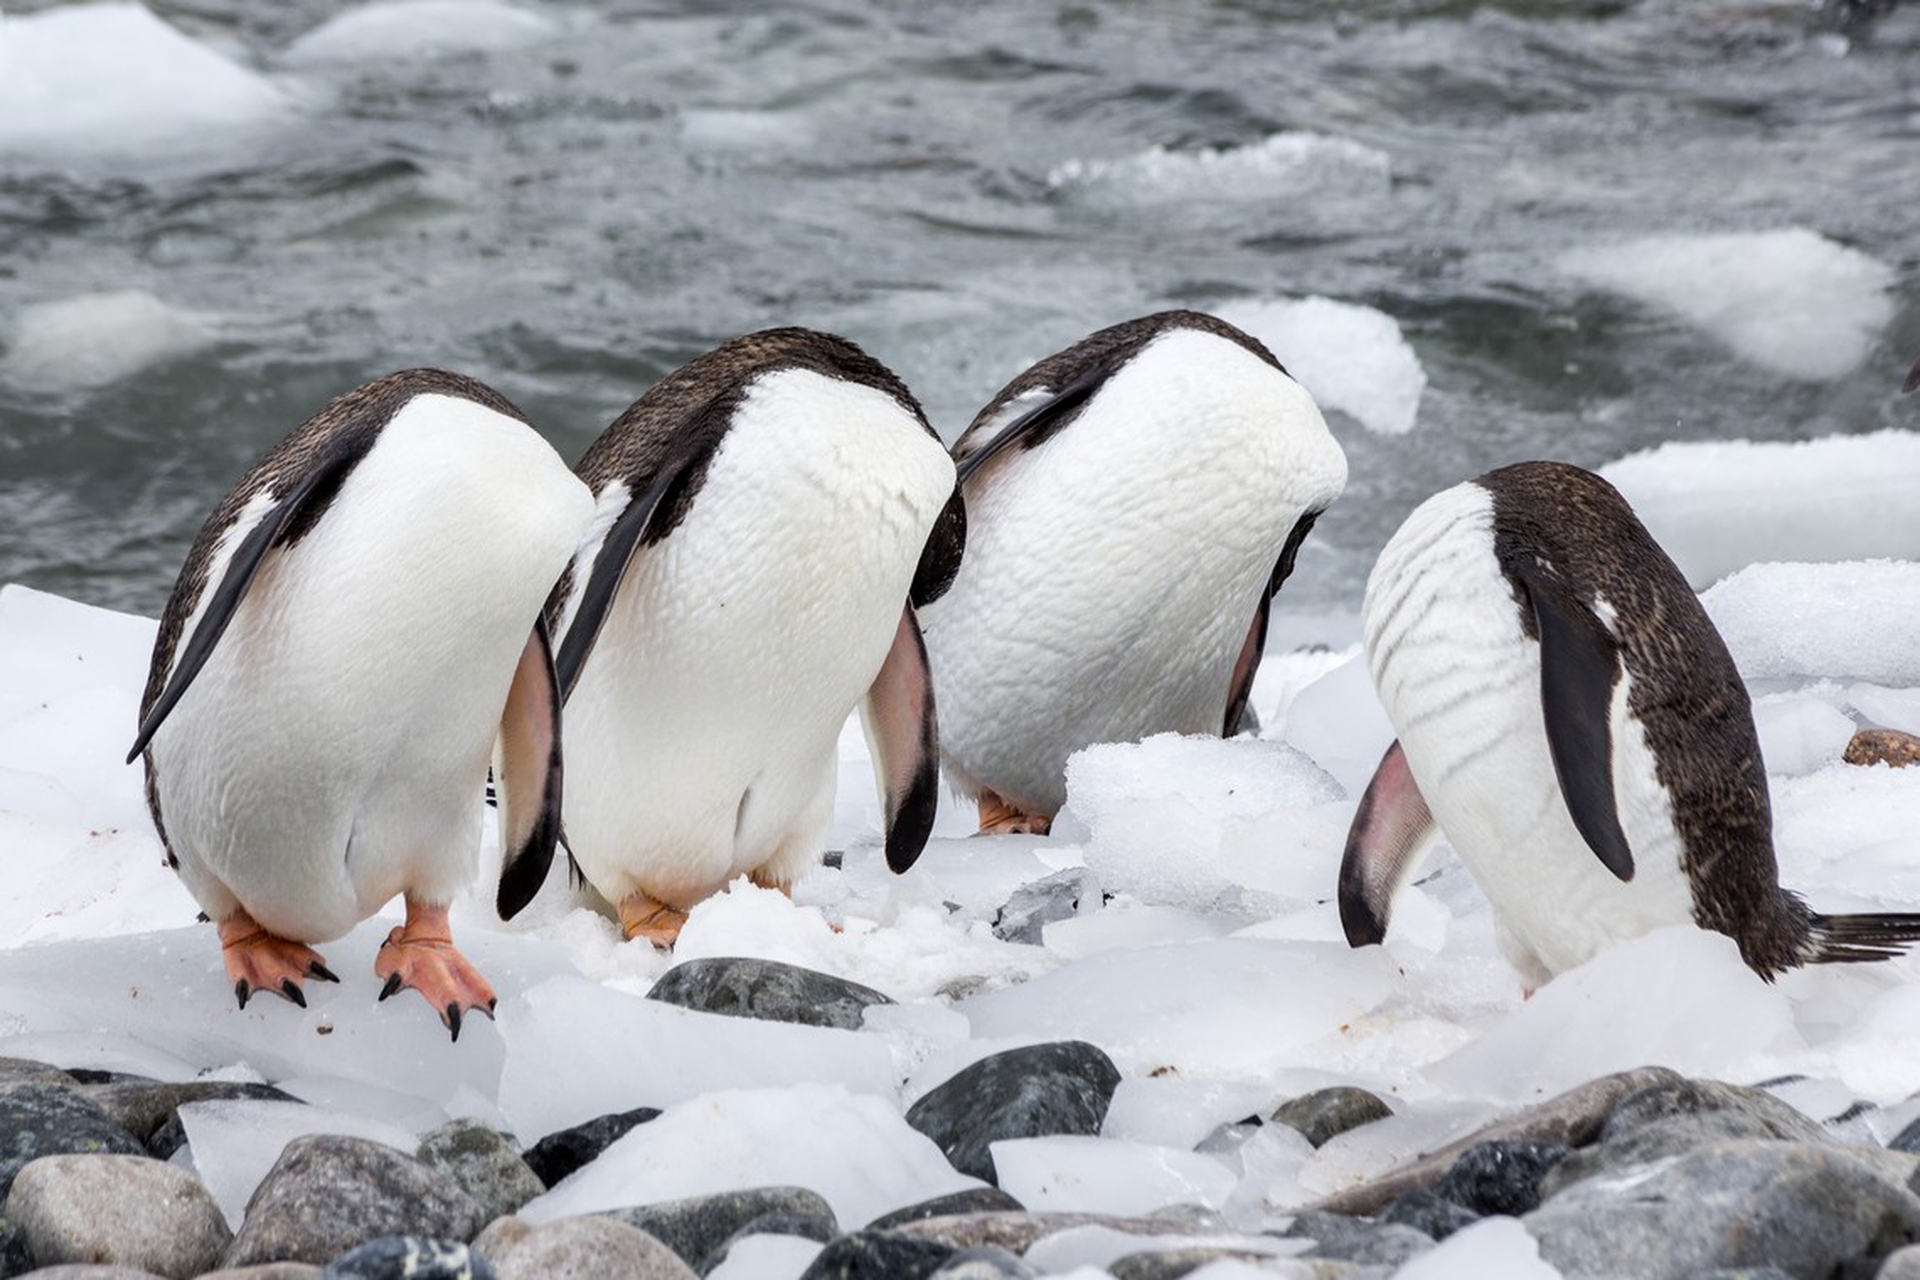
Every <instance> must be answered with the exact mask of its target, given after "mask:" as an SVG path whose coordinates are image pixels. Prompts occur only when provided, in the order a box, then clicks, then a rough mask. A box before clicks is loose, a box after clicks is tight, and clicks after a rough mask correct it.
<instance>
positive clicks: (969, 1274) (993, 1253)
mask: <svg viewBox="0 0 1920 1280" xmlns="http://www.w3.org/2000/svg"><path fill="white" fill-rule="evenodd" d="M1039 1274H1040V1273H1039V1272H1038V1271H1035V1270H1034V1269H1033V1268H1032V1267H1030V1266H1028V1265H1027V1264H1026V1263H1025V1262H1023V1261H1021V1259H1020V1257H1019V1255H1018V1254H1013V1253H1009V1252H1007V1251H1006V1250H1005V1249H996V1248H994V1247H993V1246H992V1245H982V1246H980V1247H979V1248H977V1249H962V1250H960V1252H958V1253H956V1254H954V1255H953V1256H952V1257H951V1258H948V1259H947V1260H946V1261H945V1262H943V1263H941V1264H940V1269H939V1270H938V1271H935V1272H934V1273H933V1275H932V1276H931V1277H930V1280H1031V1278H1032V1277H1034V1276H1038V1275H1039Z"/></svg>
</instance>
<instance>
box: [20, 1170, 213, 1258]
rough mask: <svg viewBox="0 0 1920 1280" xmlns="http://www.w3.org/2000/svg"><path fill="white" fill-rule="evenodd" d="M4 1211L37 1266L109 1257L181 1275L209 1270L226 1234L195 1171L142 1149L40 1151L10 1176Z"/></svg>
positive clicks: (210, 1193) (211, 1195) (209, 1195)
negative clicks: (50, 1153) (98, 1152)
mask: <svg viewBox="0 0 1920 1280" xmlns="http://www.w3.org/2000/svg"><path fill="white" fill-rule="evenodd" d="M7 1216H8V1217H10V1218H12V1219H13V1220H14V1222H16V1223H18V1224H19V1228H20V1231H21V1234H22V1235H24V1236H25V1237H26V1242H27V1247H28V1249H30V1250H31V1251H32V1253H33V1257H34V1259H35V1260H36V1261H37V1262H39V1263H40V1264H41V1265H43V1266H45V1265H52V1264H57V1263H112V1264H115V1265H118V1266H125V1267H138V1268H141V1269H143V1270H147V1271H152V1272H155V1273H157V1274H159V1275H163V1276H170V1277H180V1280H186V1278H187V1277H191V1276H197V1275H199V1274H200V1273H201V1272H202V1271H209V1270H211V1269H212V1268H213V1267H214V1266H215V1265H216V1264H218V1263H219V1261H220V1256H221V1254H223V1253H224V1252H225V1251H226V1248H227V1245H228V1243H229V1242H230V1241H231V1240H232V1239H233V1232H232V1231H230V1230H228V1228H227V1220H226V1218H225V1216H223V1215H222V1214H221V1212H220V1206H219V1204H218V1203H217V1202H216V1201H215V1200H214V1198H213V1193H212V1192H210V1191H208V1190H207V1189H206V1187H205V1186H204V1185H202V1184H201V1182H200V1180H199V1179H198V1178H196V1177H194V1176H193V1175H192V1174H190V1173H188V1172H187V1171H186V1170H185V1169H181V1168H177V1167H176V1166H174V1165H170V1164H166V1163H163V1162H161V1161H159V1160H155V1159H153V1158H152V1157H150V1156H145V1155H138V1156H128V1155H61V1156H42V1157H41V1158H40V1159H38V1160H35V1161H33V1162H32V1163H31V1164H29V1165H27V1166H26V1168H24V1169H22V1170H20V1172H19V1174H18V1176H16V1177H15V1178H14V1180H13V1189H12V1191H11V1192H10V1194H9V1195H8V1197H7Z"/></svg>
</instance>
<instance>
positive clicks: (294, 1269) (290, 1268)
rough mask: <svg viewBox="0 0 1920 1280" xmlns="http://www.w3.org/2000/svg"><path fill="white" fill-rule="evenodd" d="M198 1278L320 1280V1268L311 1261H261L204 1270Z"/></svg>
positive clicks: (221, 1279)
mask: <svg viewBox="0 0 1920 1280" xmlns="http://www.w3.org/2000/svg"><path fill="white" fill-rule="evenodd" d="M200 1280H320V1268H319V1267H316V1266H314V1265H313V1264H312V1263H311V1262H262V1263H259V1264H258V1265H256V1266H251V1267H223V1268H221V1269H220V1270H218V1271H208V1272H204V1273H202V1274H201V1276H200Z"/></svg>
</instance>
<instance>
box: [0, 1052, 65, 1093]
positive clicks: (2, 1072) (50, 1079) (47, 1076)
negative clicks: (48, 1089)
mask: <svg viewBox="0 0 1920 1280" xmlns="http://www.w3.org/2000/svg"><path fill="white" fill-rule="evenodd" d="M79 1083H80V1082H79V1081H78V1080H75V1079H74V1078H73V1075H72V1073H70V1072H66V1071H62V1070H61V1069H60V1068H59V1067H56V1066H52V1065H50V1064H48V1063H45V1062H35V1061H34V1060H33V1059H31V1058H0V1089H7V1088H11V1087H12V1086H14V1085H16V1084H55V1085H61V1086H63V1087H66V1088H72V1087H73V1086H74V1085H77V1084H79Z"/></svg>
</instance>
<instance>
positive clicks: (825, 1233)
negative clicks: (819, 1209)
mask: <svg viewBox="0 0 1920 1280" xmlns="http://www.w3.org/2000/svg"><path fill="white" fill-rule="evenodd" d="M839 1233H840V1228H839V1225H838V1224H837V1223H835V1222H834V1220H833V1215H832V1214H831V1213H828V1214H825V1215H821V1214H817V1213H799V1212H795V1211H793V1210H778V1211H775V1212H773V1213H763V1214H761V1215H760V1216H759V1217H757V1218H755V1219H754V1220H753V1221H751V1222H749V1223H747V1224H746V1225H745V1226H743V1227H741V1228H740V1229H739V1230H738V1231H736V1232H734V1233H733V1234H732V1235H730V1236H728V1237H727V1238H726V1239H725V1240H723V1241H721V1242H720V1243H719V1244H718V1245H717V1246H715V1248H714V1250H713V1252H712V1253H709V1254H708V1255H707V1256H706V1257H705V1258H704V1259H702V1260H701V1261H700V1263H699V1264H698V1266H696V1267H695V1270H697V1271H698V1272H699V1273H700V1274H701V1275H703V1276H704V1275H706V1274H708V1273H709V1272H711V1271H712V1270H713V1269H714V1268H715V1267H717V1266H719V1265H720V1264H721V1263H723V1262H725V1261H726V1260H727V1254H728V1253H730V1252H732V1250H733V1246H734V1245H736V1244H738V1243H740V1242H741V1241H742V1240H745V1239H746V1238H747V1237H748V1236H793V1237H796V1238H798V1239H801V1240H811V1241H813V1242H814V1243H815V1244H825V1243H827V1242H828V1241H829V1240H831V1239H833V1238H834V1236H836V1235H838V1234H839Z"/></svg>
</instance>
